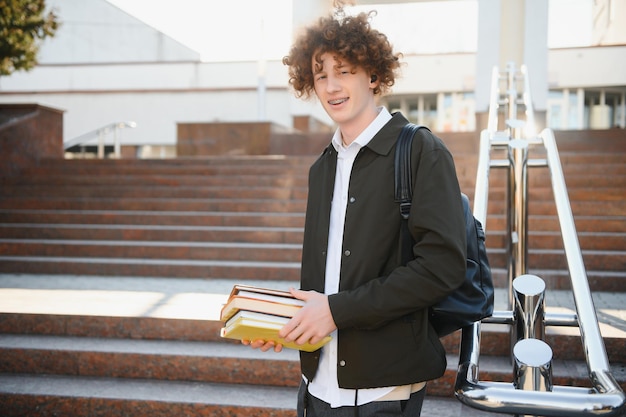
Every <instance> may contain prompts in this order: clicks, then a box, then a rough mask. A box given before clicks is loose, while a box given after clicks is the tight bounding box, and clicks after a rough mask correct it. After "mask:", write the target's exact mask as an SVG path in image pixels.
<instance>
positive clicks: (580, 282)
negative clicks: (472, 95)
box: [455, 68, 626, 417]
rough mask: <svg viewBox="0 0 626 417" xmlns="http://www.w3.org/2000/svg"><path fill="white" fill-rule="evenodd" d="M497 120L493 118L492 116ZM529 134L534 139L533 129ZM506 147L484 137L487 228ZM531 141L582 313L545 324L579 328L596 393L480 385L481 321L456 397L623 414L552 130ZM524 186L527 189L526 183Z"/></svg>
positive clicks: (575, 412)
mask: <svg viewBox="0 0 626 417" xmlns="http://www.w3.org/2000/svg"><path fill="white" fill-rule="evenodd" d="M509 70H510V68H509ZM495 74H498V73H497V72H496V71H494V76H495ZM498 76H499V74H498ZM526 77H527V75H526ZM524 90H525V92H524V100H530V95H529V93H528V82H527V80H525V83H524ZM509 92H510V90H509ZM492 99H493V100H497V99H498V98H497V95H492ZM491 104H492V105H494V106H497V105H498V103H497V102H493V101H492V103H491ZM491 117H493V114H492V113H491V112H490V118H491ZM496 117H497V115H496ZM531 120H532V118H531ZM493 126H495V125H494V124H490V127H492V128H493ZM525 132H526V134H529V133H528V132H529V131H528V130H525ZM530 134H532V132H531V133H530ZM506 142H507V141H503V140H502V135H501V134H498V132H496V131H493V130H490V129H487V130H484V131H482V132H481V136H480V150H479V158H478V170H477V175H476V188H475V194H474V207H473V211H474V216H475V217H476V218H477V219H478V220H480V221H481V222H482V224H483V225H484V226H485V227H486V225H487V221H486V220H487V203H488V194H489V181H488V177H489V171H490V168H491V167H497V168H502V167H506V166H507V165H508V163H513V162H510V161H506V162H503V161H491V159H490V152H491V149H492V148H493V147H501V146H503V145H505V144H506ZM509 142H513V141H512V140H511V137H509ZM528 142H529V143H532V144H533V145H543V146H544V148H545V153H546V160H545V161H544V162H543V164H542V163H540V162H537V161H535V162H532V163H531V162H530V161H526V163H528V165H529V166H542V165H543V166H547V167H548V168H549V170H550V176H551V180H552V190H553V194H554V200H555V204H556V209H557V215H558V219H559V224H560V228H561V234H562V238H563V243H564V247H565V254H566V258H567V264H568V269H569V273H570V279H571V282H572V291H573V296H574V302H575V305H576V314H549V313H545V315H544V316H543V317H541V318H540V320H542V321H543V323H542V325H543V326H578V327H579V329H580V334H581V342H582V344H583V347H584V349H583V351H584V352H585V359H586V363H587V368H588V371H589V378H590V381H591V385H592V386H593V388H586V387H570V386H553V385H551V384H550V387H549V390H543V391H541V390H527V389H523V388H522V389H520V387H519V384H517V385H516V381H513V382H511V383H506V382H482V381H480V380H479V367H478V362H479V357H480V336H481V322H476V323H474V324H473V325H471V326H468V327H466V328H464V329H463V330H462V335H461V345H460V350H459V366H458V373H457V378H456V383H455V395H456V396H457V398H458V399H459V400H460V401H461V402H463V403H464V404H467V405H469V406H471V407H473V408H477V409H480V410H484V411H491V412H499V413H511V414H516V415H540V416H554V417H559V416H568V417H588V416H600V415H601V416H615V415H620V414H621V413H623V412H624V411H625V409H626V396H625V395H624V392H623V391H622V389H621V387H620V386H619V384H618V383H617V382H616V381H615V379H614V378H613V376H612V374H611V370H610V366H609V361H608V358H607V354H606V349H605V346H604V341H603V339H602V336H601V333H600V328H599V326H598V322H597V316H596V313H595V308H594V305H593V299H592V297H591V291H590V289H589V284H588V280H587V274H586V270H585V266H584V263H583V258H582V252H581V249H580V246H579V243H578V237H577V234H576V228H575V224H574V218H573V214H572V210H571V206H570V203H569V197H568V193H567V188H566V184H565V178H564V175H563V169H562V166H561V162H560V160H559V155H558V150H557V146H556V141H555V139H554V134H553V132H552V130H550V129H544V130H543V131H542V132H541V134H540V135H539V137H532V138H529V139H528ZM507 162H508V163H507ZM524 186H527V185H526V184H524ZM509 187H510V183H509ZM510 192H511V190H510V189H509V193H510ZM524 227H525V225H524ZM517 313H518V311H517V310H512V311H495V312H494V314H493V316H492V317H491V318H488V319H485V320H483V322H486V323H496V324H509V325H515V323H516V321H517V320H519V319H520V318H519V317H517V315H518V314H517Z"/></svg>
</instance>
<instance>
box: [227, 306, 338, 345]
mask: <svg viewBox="0 0 626 417" xmlns="http://www.w3.org/2000/svg"><path fill="white" fill-rule="evenodd" d="M288 321H289V318H288V317H281V316H275V315H272V314H265V313H259V312H255V311H245V310H240V311H239V312H237V313H236V314H235V315H234V316H232V317H231V318H230V319H229V320H228V321H227V322H226V323H225V324H224V327H223V328H222V330H221V336H222V337H225V338H228V339H237V340H244V339H246V340H253V341H254V340H259V339H263V340H265V341H269V340H273V341H275V342H276V343H280V344H282V345H283V346H284V347H286V348H289V349H297V350H304V351H306V352H313V351H315V350H317V349H319V348H321V347H322V346H324V345H325V344H326V343H328V342H329V341H330V339H331V337H330V336H327V337H325V338H324V339H323V340H322V341H321V342H319V343H316V344H314V345H312V344H309V343H307V344H304V345H298V344H296V343H294V342H286V341H285V340H284V339H282V338H280V337H279V336H278V331H279V330H280V329H281V328H282V327H283V326H284V325H285V324H287V322H288Z"/></svg>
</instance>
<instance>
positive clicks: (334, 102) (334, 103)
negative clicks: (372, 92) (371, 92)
mask: <svg viewBox="0 0 626 417" xmlns="http://www.w3.org/2000/svg"><path fill="white" fill-rule="evenodd" d="M346 101H348V98H347V97H344V98H338V99H337V100H328V104H331V105H333V106H336V105H338V104H342V103H345V102H346Z"/></svg>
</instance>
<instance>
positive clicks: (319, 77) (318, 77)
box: [315, 75, 326, 81]
mask: <svg viewBox="0 0 626 417" xmlns="http://www.w3.org/2000/svg"><path fill="white" fill-rule="evenodd" d="M325 78H326V76H325V75H318V76H317V77H316V78H315V79H316V80H318V81H319V80H323V79H325Z"/></svg>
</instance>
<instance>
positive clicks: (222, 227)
mask: <svg viewBox="0 0 626 417" xmlns="http://www.w3.org/2000/svg"><path fill="white" fill-rule="evenodd" d="M567 133H568V132H564V133H563V134H557V137H558V140H559V142H558V144H559V149H560V152H561V161H562V164H563V167H564V171H565V179H566V182H567V185H568V192H569V196H570V200H571V205H572V210H573V213H574V216H575V223H576V228H577V231H578V235H579V241H580V245H581V248H582V251H583V258H584V261H585V266H586V268H587V273H588V276H589V282H590V286H591V289H592V291H593V294H594V300H595V302H596V309H597V310H598V311H599V313H598V316H599V319H600V321H601V329H602V332H603V336H604V338H605V345H606V348H607V353H608V355H609V360H610V361H611V364H612V366H613V368H612V369H613V373H614V376H615V377H616V379H617V380H618V381H619V383H620V384H621V385H622V387H623V388H624V387H626V370H625V369H624V364H626V354H625V351H626V349H624V346H625V344H624V341H625V340H626V316H625V315H624V310H626V308H625V307H624V306H625V305H626V303H625V301H626V294H625V293H624V290H625V288H626V286H625V285H624V282H625V279H626V202H625V201H624V197H625V196H626V194H625V191H624V190H626V166H625V165H624V163H623V158H624V154H626V138H625V137H624V134H623V133H621V132H618V133H615V132H613V131H610V132H593V134H591V135H586V136H582V135H580V134H577V133H570V134H569V135H568V134H567ZM474 136H475V135H473V134H472V135H471V136H470V135H446V136H445V137H444V140H446V142H447V143H448V146H449V147H450V149H451V150H452V151H453V153H454V155H455V159H456V162H457V170H458V173H459V179H460V182H461V186H462V189H463V191H464V192H466V193H467V194H468V195H469V196H470V198H471V197H472V196H473V188H474V178H475V169H476V162H477V161H476V157H475V148H476V138H475V137H474ZM314 158H315V157H314V156H265V157H263V156H258V157H207V158H187V159H183V158H180V159H172V160H52V159H49V160H43V161H42V162H41V163H40V164H39V165H38V166H36V167H33V168H30V169H28V170H26V171H24V172H22V174H21V175H20V176H18V177H10V178H9V177H7V178H2V179H0V181H1V182H0V183H1V186H2V188H1V191H0V409H1V410H3V414H2V415H7V416H18V415H29V416H44V415H66V416H74V415H76V416H87V415H89V416H100V415H102V416H104V415H106V416H118V415H119V416H122V415H133V416H143V415H150V416H166V415H168V416H169V415H180V416H183V415H194V416H204V415H207V416H208V415H211V416H265V415H270V416H293V415H295V413H294V408H295V401H294V399H295V390H296V387H297V383H298V375H299V369H298V361H297V354H296V352H294V351H286V352H282V353H281V354H274V353H261V352H257V351H254V350H251V349H249V348H246V347H244V346H241V345H239V344H238V343H234V342H231V341H225V340H223V339H220V338H219V329H220V327H221V326H220V323H219V321H217V312H218V311H219V307H220V305H221V302H223V300H225V297H226V295H227V293H228V291H229V290H230V287H232V284H234V283H238V282H253V283H256V284H259V283H260V284H262V285H271V286H281V287H288V286H290V285H297V281H298V278H299V262H300V243H301V239H302V225H303V222H304V210H305V204H306V192H307V189H306V183H307V172H308V167H309V165H310V164H311V162H312V161H313V160H314ZM529 183H530V203H529V229H530V236H529V239H530V242H529V248H530V250H529V262H528V264H529V267H530V271H529V272H530V273H534V274H537V275H539V276H541V277H542V278H544V279H545V280H546V283H547V286H548V289H549V290H548V293H547V297H548V301H547V306H548V309H550V308H561V309H562V308H568V309H572V308H573V302H572V301H571V297H569V296H568V294H569V291H568V289H569V282H568V281H569V274H568V273H567V269H566V261H565V256H564V252H563V244H562V241H561V240H560V239H561V238H560V233H559V228H558V221H557V219H556V210H555V208H554V203H553V202H552V192H551V188H550V182H549V176H548V173H547V169H543V168H537V169H532V170H531V174H530V178H529ZM504 184H505V174H504V171H498V170H493V171H492V173H491V175H490V202H489V216H488V221H487V225H486V228H487V244H488V247H489V256H490V261H491V264H492V267H493V270H494V275H495V278H496V283H497V285H498V287H499V289H498V293H497V303H498V306H497V308H504V306H503V300H505V299H506V294H505V291H504V289H503V288H504V286H505V275H506V274H505V265H506V256H505V251H504V229H505V216H504V207H505V205H504V204H505V203H504V195H505V191H504V190H505V188H504ZM616 311H617V313H615V312H616ZM615 314H617V315H615ZM484 330H485V331H484V336H483V339H482V341H481V351H482V353H483V356H482V357H481V379H483V380H498V381H510V380H511V379H512V377H511V368H512V366H511V364H510V359H509V353H508V352H509V335H508V332H507V330H506V329H502V328H501V327H499V326H496V325H486V326H484ZM458 338H459V335H458V334H454V335H451V336H448V337H446V338H445V339H444V342H445V345H446V349H447V352H448V353H449V361H448V362H449V364H448V371H447V372H446V374H445V376H444V377H442V378H440V379H439V380H437V381H434V382H432V383H430V384H429V388H428V390H429V395H430V398H432V400H429V401H437V400H439V399H441V400H448V399H450V398H451V396H452V387H453V384H454V377H455V374H456V361H457V360H456V357H455V355H456V354H457V347H458ZM547 341H548V343H549V344H550V345H551V346H552V348H553V350H554V357H555V358H556V359H557V360H555V363H554V371H555V383H556V384H558V385H576V386H589V382H588V380H587V375H586V366H585V364H584V356H583V349H582V347H581V346H580V341H579V337H578V336H577V330H575V329H560V328H559V329H549V332H548V337H547ZM450 401H452V402H453V403H454V404H456V406H457V407H458V402H456V400H450ZM432 404H434V403H431V405H432ZM451 407H452V406H451ZM435 409H437V407H436V405H432V408H431V411H429V409H428V407H426V408H425V410H424V415H425V416H430V415H432V416H435V415H436V416H439V417H443V416H445V415H448V414H444V413H443V412H442V411H432V410H435ZM459 412H460V411H459ZM429 413H431V414H429ZM449 415H453V414H449ZM454 415H457V414H454ZM458 415H464V416H470V415H486V413H477V412H476V414H474V412H473V411H472V410H469V409H467V408H465V409H464V410H463V411H462V414H458ZM489 415H493V414H489Z"/></svg>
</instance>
